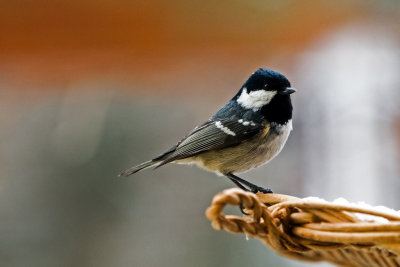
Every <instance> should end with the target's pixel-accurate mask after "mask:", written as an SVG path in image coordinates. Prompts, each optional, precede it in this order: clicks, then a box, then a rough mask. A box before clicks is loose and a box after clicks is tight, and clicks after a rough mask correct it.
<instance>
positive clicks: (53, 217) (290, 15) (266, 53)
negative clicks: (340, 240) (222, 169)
mask: <svg viewBox="0 0 400 267" xmlns="http://www.w3.org/2000/svg"><path fill="white" fill-rule="evenodd" d="M0 4H1V9H0V58H1V60H0V111H1V112H0V127H1V128H0V129H1V130H0V170H1V176H0V265H1V266H234V267H235V266H310V265H311V264H309V263H298V262H294V261H291V260H287V259H284V258H281V257H280V256H277V255H275V254H274V253H273V252H271V251H270V250H269V249H267V248H266V247H265V246H264V245H262V244H261V242H259V241H258V240H256V239H250V240H246V238H245V236H243V235H233V234H228V233H226V232H224V231H220V232H217V231H214V230H213V229H212V228H211V226H210V223H209V221H208V220H207V219H206V218H205V216H204V212H205V209H206V208H207V207H208V206H209V204H210V202H211V199H212V197H213V196H214V195H215V194H216V193H218V192H219V191H221V190H223V189H225V188H228V187H233V184H232V183H231V182H230V181H228V179H226V178H221V177H217V176H215V175H214V174H212V173H208V172H205V171H202V170H199V169H197V168H195V167H188V166H177V165H167V166H164V167H162V168H160V169H157V170H155V171H152V170H148V171H145V172H141V173H138V174H137V175H135V176H133V177H129V178H117V174H118V173H119V172H120V171H122V170H123V169H126V168H128V167H130V166H132V165H135V164H137V163H140V162H142V161H145V160H148V159H150V158H152V157H154V156H156V155H158V154H159V153H161V152H164V151H165V150H166V149H168V148H169V147H170V146H172V145H173V144H175V143H176V142H177V141H178V140H179V138H181V137H182V136H183V135H185V134H186V133H187V132H188V131H190V130H191V129H192V128H193V127H194V126H196V125H197V124H200V123H202V122H204V121H205V120H207V119H208V118H209V117H210V116H211V115H212V114H213V113H214V112H215V111H216V110H218V109H219V108H220V107H221V106H222V105H223V104H225V103H226V102H227V101H228V100H229V99H230V98H231V97H232V96H233V95H234V94H235V93H236V92H237V90H238V89H239V88H240V86H241V85H242V83H243V82H244V81H245V80H246V79H247V77H248V76H249V75H250V74H251V73H252V72H253V71H255V70H256V69H257V68H259V67H266V68H272V69H276V70H278V71H280V72H282V73H284V74H285V75H286V76H287V77H288V78H289V80H290V81H291V82H292V86H293V87H295V88H297V89H298V92H297V93H296V94H294V95H293V97H292V99H293V102H294V120H293V122H294V125H293V126H294V131H293V132H292V134H291V136H290V138H289V140H288V142H287V144H286V146H285V148H284V149H283V151H282V152H281V154H280V155H279V156H278V157H277V158H276V159H274V160H273V161H272V162H271V163H270V164H268V165H266V166H263V167H260V168H258V169H255V170H254V171H251V172H249V173H246V174H243V175H242V176H243V177H244V178H247V179H248V180H250V181H252V182H254V183H256V184H259V185H262V186H266V187H271V188H272V189H273V190H274V192H279V193H283V194H290V195H294V196H298V197H306V196H317V197H320V198H324V199H327V200H333V199H335V198H338V197H344V198H346V199H348V200H349V201H365V202H367V203H369V204H372V205H378V204H379V205H386V206H388V207H391V208H394V209H400V202H399V200H398V192H399V189H400V179H399V162H400V157H399V152H400V38H399V37H400V29H399V23H398V22H399V19H400V5H399V2H398V1H389V0H386V1H361V0H360V1H356V0H352V1H335V3H333V2H332V1H318V2H317V1H286V0H285V1H279V2H276V1H256V0H252V1H246V2H244V1H232V2H224V1H222V2H218V3H214V2H213V1H192V2H187V1H179V0H178V1H173V2H167V1H163V0H152V1H146V2H139V1H134V2H126V1H121V0H118V1H91V0H84V1H80V2H78V1H76V2H74V1H72V2H68V3H67V2H65V3H64V2H61V1H54V2H52V3H49V2H47V1H44V0H38V1H18V2H12V1H0ZM313 266H330V265H329V264H325V263H316V264H313Z"/></svg>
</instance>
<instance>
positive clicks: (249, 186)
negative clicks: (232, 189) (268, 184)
mask: <svg viewBox="0 0 400 267" xmlns="http://www.w3.org/2000/svg"><path fill="white" fill-rule="evenodd" d="M226 177H228V178H229V179H230V180H231V181H232V182H234V183H235V184H236V185H237V186H238V187H239V188H241V189H243V190H245V191H250V192H253V193H257V192H261V193H264V194H270V193H272V190H271V189H269V188H264V187H261V186H257V185H255V184H252V183H250V182H248V181H246V180H244V179H242V178H240V177H237V176H236V175H234V174H232V173H227V174H226ZM246 186H247V187H246Z"/></svg>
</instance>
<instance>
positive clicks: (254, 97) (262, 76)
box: [233, 68, 296, 111]
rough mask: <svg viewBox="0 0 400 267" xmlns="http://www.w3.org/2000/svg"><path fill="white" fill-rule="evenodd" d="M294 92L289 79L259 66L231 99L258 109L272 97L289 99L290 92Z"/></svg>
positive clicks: (248, 107)
mask: <svg viewBox="0 0 400 267" xmlns="http://www.w3.org/2000/svg"><path fill="white" fill-rule="evenodd" d="M294 92H296V90H295V89H294V88H291V87H290V82H289V80H288V79H287V78H286V77H285V76H283V75H282V74H281V73H279V72H277V71H274V70H269V69H261V68H260V69H258V70H257V71H256V72H254V73H253V74H252V75H251V76H250V77H249V79H248V80H247V81H246V82H245V83H244V84H243V86H242V87H241V89H240V90H239V92H238V93H237V94H236V96H235V97H234V98H233V100H235V101H236V102H237V103H238V104H240V105H241V106H242V107H243V108H245V109H253V110H254V111H258V110H260V109H262V108H263V107H264V106H266V105H268V104H269V103H270V102H271V101H272V100H273V99H274V98H282V100H284V99H288V100H289V101H290V94H292V93H294Z"/></svg>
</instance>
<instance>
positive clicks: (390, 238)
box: [206, 188, 400, 267]
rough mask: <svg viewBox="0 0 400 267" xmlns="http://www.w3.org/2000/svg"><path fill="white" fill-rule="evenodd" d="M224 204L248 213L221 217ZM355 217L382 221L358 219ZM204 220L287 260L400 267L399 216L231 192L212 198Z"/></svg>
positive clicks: (355, 208)
mask: <svg viewBox="0 0 400 267" xmlns="http://www.w3.org/2000/svg"><path fill="white" fill-rule="evenodd" d="M228 204H229V205H233V206H242V207H243V208H244V209H245V212H246V213H247V214H248V215H243V217H239V216H235V215H225V214H223V213H222V212H223V209H224V207H225V206H226V205H228ZM358 214H367V215H372V216H375V218H378V219H381V220H380V221H382V219H383V221H385V222H368V221H365V220H361V219H360V218H359V217H360V216H357V215H358ZM206 216H207V218H208V219H209V220H210V221H211V223H212V226H213V227H214V228H215V229H217V230H221V229H224V230H226V231H228V232H231V233H245V234H246V235H247V236H249V237H257V238H259V239H260V240H261V241H262V242H263V243H264V244H266V245H267V246H269V247H270V248H272V249H273V250H274V251H275V252H277V253H278V254H280V255H282V256H284V257H288V258H291V259H296V260H302V261H314V262H316V261H329V262H331V263H334V264H337V265H340V266H380V267H382V266H400V215H396V214H393V213H389V212H381V211H380V210H377V209H372V208H371V209H369V208H365V207H355V206H354V205H337V204H333V203H323V202H320V201H310V200H302V199H299V198H295V197H291V196H286V195H278V194H257V195H256V194H253V193H250V192H245V191H243V190H241V189H236V188H232V189H227V190H225V191H223V192H221V193H219V194H217V195H216V196H215V197H214V199H213V201H212V204H211V206H210V207H209V208H208V209H207V211H206ZM385 219H386V220H385Z"/></svg>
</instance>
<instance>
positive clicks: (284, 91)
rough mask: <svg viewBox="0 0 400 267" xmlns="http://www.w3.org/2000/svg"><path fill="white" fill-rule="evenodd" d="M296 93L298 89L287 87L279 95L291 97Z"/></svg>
mask: <svg viewBox="0 0 400 267" xmlns="http://www.w3.org/2000/svg"><path fill="white" fill-rule="evenodd" d="M294 92H296V89H294V88H291V87H287V88H285V89H284V90H283V91H280V92H279V93H280V94H281V95H290V94H293V93H294Z"/></svg>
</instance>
